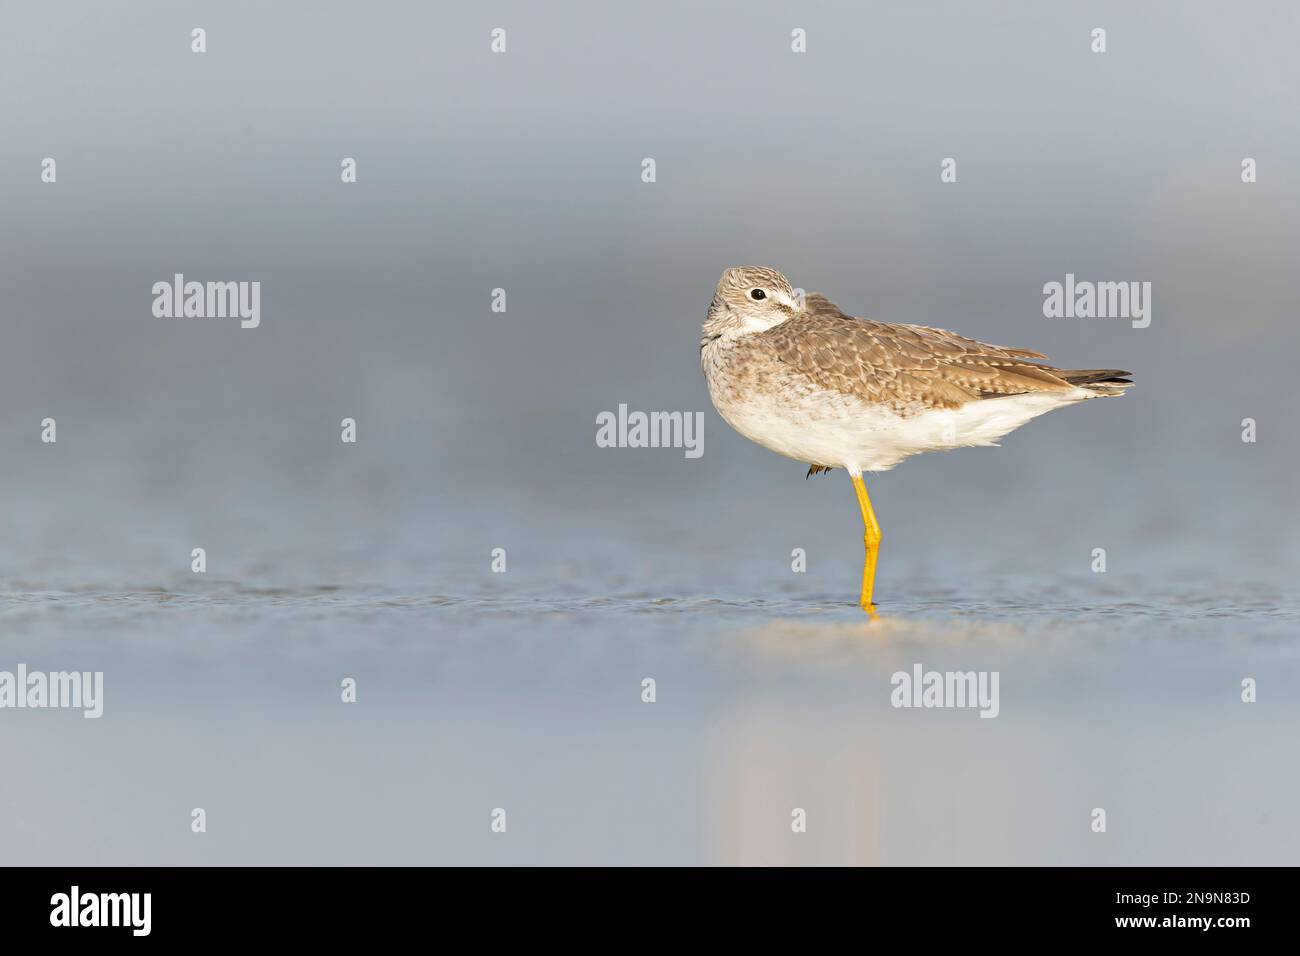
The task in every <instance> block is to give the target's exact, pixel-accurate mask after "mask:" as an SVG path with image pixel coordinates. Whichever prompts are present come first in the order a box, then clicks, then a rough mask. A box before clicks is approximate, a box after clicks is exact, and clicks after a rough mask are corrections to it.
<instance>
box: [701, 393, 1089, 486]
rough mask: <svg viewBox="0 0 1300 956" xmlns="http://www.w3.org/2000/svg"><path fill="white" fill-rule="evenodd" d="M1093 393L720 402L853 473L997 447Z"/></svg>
mask: <svg viewBox="0 0 1300 956" xmlns="http://www.w3.org/2000/svg"><path fill="white" fill-rule="evenodd" d="M1091 397H1093V396H1092V395H1091V393H1089V392H1087V391H1085V390H1083V389H1075V390H1073V391H1071V392H1065V393H1038V394H1033V395H1009V396H1006V397H1004V398H989V399H983V400H980V401H973V402H968V403H967V404H965V405H963V406H961V407H960V408H956V409H931V410H925V411H920V410H918V411H915V412H912V413H910V414H906V415H904V414H899V413H897V412H894V411H891V410H889V409H886V408H882V407H880V406H877V405H871V404H868V403H866V402H862V401H860V400H858V399H854V398H852V397H850V396H845V395H840V394H838V393H836V394H825V393H821V394H814V395H808V396H804V397H802V398H800V399H798V400H794V401H792V400H791V396H789V395H788V393H787V395H786V396H784V399H785V400H784V401H779V400H777V399H774V398H769V397H765V396H762V395H755V394H754V393H752V392H751V393H749V395H747V396H746V397H745V398H744V399H743V400H739V401H730V402H726V401H724V402H722V403H719V402H718V400H717V396H715V398H714V405H715V407H717V409H718V413H719V414H720V415H721V416H722V417H723V419H725V420H726V422H727V424H729V425H730V426H731V427H732V428H734V429H735V430H736V431H738V432H740V433H741V434H742V435H744V436H745V437H746V438H748V439H750V440H751V441H754V442H757V443H758V444H760V445H762V446H763V447H764V448H768V449H770V450H772V451H774V452H776V453H777V454H779V455H785V456H786V457H787V458H794V459H796V460H797V461H802V462H807V463H808V464H811V465H822V466H824V467H827V468H846V469H848V471H849V472H850V473H851V474H857V473H860V472H863V471H887V470H888V469H890V468H893V467H894V466H895V465H897V464H898V463H899V462H901V461H902V460H903V459H905V458H909V457H911V456H912V455H919V454H920V453H921V452H926V451H946V450H948V449H951V448H963V447H971V446H976V445H992V444H994V443H995V442H996V441H997V440H998V439H999V438H1002V437H1003V436H1004V435H1006V434H1007V433H1009V432H1011V431H1013V430H1015V429H1017V428H1019V427H1020V426H1021V425H1023V424H1025V422H1027V421H1029V420H1030V419H1031V418H1035V417H1037V416H1039V415H1042V414H1043V413H1044V412H1049V411H1051V410H1052V409H1054V408H1060V407H1061V406H1062V405H1072V404H1074V403H1075V402H1080V401H1083V400H1084V399H1087V398H1091Z"/></svg>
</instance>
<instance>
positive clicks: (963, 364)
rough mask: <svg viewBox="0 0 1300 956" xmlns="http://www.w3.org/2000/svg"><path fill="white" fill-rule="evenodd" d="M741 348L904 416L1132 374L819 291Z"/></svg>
mask: <svg viewBox="0 0 1300 956" xmlns="http://www.w3.org/2000/svg"><path fill="white" fill-rule="evenodd" d="M736 348H737V350H738V354H737V355H736V358H737V359H738V360H739V361H741V362H742V363H743V362H744V360H745V354H744V353H745V352H746V351H750V352H752V353H754V357H755V358H757V357H758V354H759V353H766V355H767V356H768V357H772V358H776V359H779V360H780V361H781V362H782V363H783V364H784V365H786V366H788V367H790V368H792V369H797V370H798V371H799V372H801V373H802V374H803V375H805V376H807V377H808V379H809V380H810V381H811V382H812V383H813V384H814V385H815V386H816V387H817V388H822V389H829V390H833V391H836V392H841V393H844V394H851V395H855V396H858V397H860V398H863V399H865V400H867V401H870V402H872V403H874V404H877V405H882V406H885V407H888V408H891V409H893V410H895V411H898V412H900V413H904V414H906V413H909V412H917V411H922V410H925V409H931V408H957V407H958V406H960V405H963V404H965V403H967V402H971V401H976V400H979V399H982V398H989V397H993V396H999V395H1023V394H1027V393H1032V392H1068V391H1070V390H1071V389H1073V388H1075V387H1077V386H1079V385H1083V386H1084V387H1091V388H1092V389H1094V390H1096V391H1105V390H1108V386H1107V385H1106V383H1107V381H1109V380H1113V379H1117V378H1118V377H1120V376H1124V375H1127V374H1128V373H1127V372H1121V371H1118V370H1100V369H1096V370H1092V369H1090V370H1079V371H1070V372H1064V371H1063V370H1061V369H1057V368H1054V367H1052V366H1050V365H1040V364H1037V363H1035V362H1030V361H1026V360H1027V359H1042V358H1045V356H1043V355H1041V354H1040V353H1038V352H1033V351H1030V350H1029V349H1017V348H1007V347H1004V346H999V345H989V344H988V343H986V342H978V341H976V340H975V339H968V338H966V337H965V336H962V335H958V334H956V333H955V332H948V331H946V330H944V329H935V328H929V327H927V326H920V325H891V324H889V323H886V322H873V321H871V320H870V319H859V318H854V317H853V316H849V315H845V314H844V313H843V312H841V311H840V310H839V309H838V308H837V307H836V306H835V305H834V304H833V303H832V302H830V301H829V300H827V299H826V298H825V297H824V296H821V295H817V294H816V293H813V294H810V295H809V296H807V299H806V303H805V311H804V312H801V313H795V314H794V315H792V316H791V317H790V318H789V319H787V320H786V321H784V322H782V323H780V324H779V325H776V326H773V327H772V328H770V329H767V330H765V331H762V332H758V333H755V334H753V335H748V336H745V337H743V338H742V339H741V340H740V341H739V342H738V343H737V346H736ZM1116 384H1117V385H1118V384H1119V383H1116ZM1109 390H1110V391H1113V392H1114V393H1115V394H1119V391H1120V390H1119V389H1109Z"/></svg>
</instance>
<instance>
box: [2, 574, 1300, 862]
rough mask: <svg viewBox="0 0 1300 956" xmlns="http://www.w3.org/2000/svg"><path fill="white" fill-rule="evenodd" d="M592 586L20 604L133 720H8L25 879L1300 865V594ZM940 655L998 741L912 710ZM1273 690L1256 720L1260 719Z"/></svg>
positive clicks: (8, 623)
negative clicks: (1097, 822)
mask: <svg viewBox="0 0 1300 956" xmlns="http://www.w3.org/2000/svg"><path fill="white" fill-rule="evenodd" d="M509 576H510V572H507V574H505V575H500V576H498V577H501V578H509ZM596 583H597V582H592V581H588V582H586V586H585V587H582V588H579V587H577V586H574V587H573V588H572V590H573V591H575V592H582V593H568V594H547V593H545V592H540V593H539V592H533V591H530V590H529V589H528V588H527V587H525V588H523V589H522V591H523V593H518V594H509V593H485V590H486V589H485V588H483V587H479V588H478V589H470V588H465V589H463V590H458V589H455V588H451V587H447V588H444V589H441V590H439V591H437V592H432V591H430V592H403V591H388V590H386V589H383V588H378V587H353V586H340V585H325V586H319V587H311V588H302V587H273V586H257V587H253V586H248V585H244V584H239V583H236V582H232V581H221V580H213V581H210V582H204V583H203V585H201V586H200V585H194V584H191V585H190V586H189V587H185V588H164V587H158V586H154V587H148V588H144V587H142V588H138V589H130V590H107V589H96V588H93V587H87V588H80V589H77V590H75V591H63V590H43V589H39V588H37V587H34V586H32V587H28V588H25V589H23V590H20V591H11V592H9V593H6V594H4V595H3V598H2V599H0V607H2V608H3V610H2V612H0V626H3V628H4V632H5V633H6V634H7V635H9V637H8V638H7V640H6V642H5V643H6V658H7V659H8V658H15V659H17V660H23V661H25V662H26V663H27V665H28V667H29V669H33V670H34V669H43V670H60V669H65V668H76V669H92V670H103V672H104V675H105V677H104V680H105V693H104V698H105V704H104V716H103V717H101V718H100V719H99V720H97V721H87V720H83V719H82V718H81V717H80V716H79V715H78V714H77V713H75V712H69V711H9V712H7V713H6V714H5V715H4V716H5V718H6V720H5V723H4V725H3V727H4V730H5V733H4V734H3V735H2V736H0V739H3V740H4V741H6V745H5V748H4V761H5V765H6V767H7V768H8V771H9V774H11V776H10V779H11V780H12V781H21V784H20V785H18V786H10V787H6V788H4V792H3V796H2V797H0V819H3V820H5V821H6V823H5V826H4V829H3V833H4V838H3V843H2V844H0V848H2V850H3V855H4V858H5V859H6V860H8V861H10V862H16V863H50V862H61V863H140V864H143V863H201V862H204V863H242V862H258V863H327V862H346V863H352V862H357V863H359V862H369V863H411V864H414V863H468V864H481V863H593V862H605V863H617V864H622V863H635V862H641V863H722V862H738V863H754V864H758V863H819V864H825V863H881V864H915V863H989V862H991V863H1089V864H1090V863H1124V864H1129V863H1133V864H1137V863H1174V864H1185V863H1260V862H1272V863H1282V862H1286V861H1289V860H1293V859H1294V857H1295V853H1296V851H1297V849H1300V828H1298V827H1297V823H1296V819H1295V815H1294V812H1293V808H1294V806H1295V805H1296V801H1297V798H1298V797H1300V778H1298V776H1297V771H1296V763H1295V761H1294V760H1293V759H1291V755H1292V754H1293V751H1294V730H1295V727H1296V726H1297V716H1300V715H1298V714H1297V708H1296V704H1295V700H1296V697H1295V693H1294V691H1295V688H1296V686H1297V681H1300V653H1298V652H1297V649H1296V645H1295V643H1294V640H1293V636H1294V634H1295V632H1296V628H1297V625H1298V624H1300V608H1297V607H1296V606H1295V605H1283V604H1279V603H1276V597H1275V596H1270V595H1268V594H1262V593H1261V594H1256V595H1254V596H1253V597H1251V598H1248V599H1243V600H1241V601H1239V602H1226V603H1225V602H1215V601H1210V600H1206V599H1198V598H1197V597H1196V596H1195V595H1192V594H1181V595H1180V594H1177V593H1171V594H1165V595H1162V596H1161V599H1160V600H1159V602H1158V603H1150V604H1143V603H1136V602H1132V601H1125V600H1120V599H1118V598H1117V597H1116V596H1115V595H1107V594H1105V593H1104V592H1101V591H1097V592H1093V593H1090V592H1089V590H1088V589H1085V588H1074V589H1072V590H1070V591H1068V592H1065V591H1063V592H1061V593H1056V594H1053V595H1051V596H1050V597H1047V598H1044V596H1042V595H1033V594H1030V593H1027V592H1025V591H1020V590H1017V589H1016V588H1014V587H1010V586H1006V587H1001V588H995V589H994V590H992V591H991V593H989V594H986V595H984V596H982V597H981V598H980V599H979V600H978V601H976V600H973V599H971V598H970V596H969V595H964V594H961V593H959V592H955V591H943V590H934V591H931V592H925V593H916V594H912V595H909V596H908V598H907V600H905V601H899V602H897V603H892V604H891V603H889V602H885V603H884V604H883V606H882V612H883V613H882V618H881V620H880V621H877V622H874V623H873V622H869V621H867V620H866V619H865V618H864V617H863V615H861V613H860V612H859V611H857V610H856V608H854V607H852V606H850V605H848V604H847V602H846V601H845V600H844V598H843V597H842V596H837V595H833V594H812V595H799V594H782V595H779V596H771V597H765V598H762V599H758V598H745V597H742V596H740V595H732V596H731V597H727V596H719V595H709V594H704V593H693V594H692V593H680V594H677V595H674V596H658V597H656V596H652V595H648V594H646V593H644V592H638V591H634V590H630V589H623V590H620V589H617V588H612V587H611V588H610V590H609V591H608V592H604V593H602V592H601V591H600V589H599V588H597V587H595V586H594V585H595V584H596ZM916 663H920V664H922V665H923V666H924V667H925V668H926V669H938V670H958V671H968V670H995V671H997V672H998V673H999V675H1000V702H999V712H998V715H997V717H996V718H995V719H981V718H979V717H978V714H977V712H976V711H974V710H955V709H954V710H939V709H932V710H925V709H920V710H918V709H902V708H894V707H892V706H891V704H890V693H891V690H892V687H891V685H890V677H891V675H892V674H893V673H894V672H896V671H900V670H901V671H911V669H912V666H913V665H914V664H916ZM348 676H350V677H354V678H355V679H356V680H357V683H358V701H357V702H356V703H354V704H344V703H342V702H341V701H340V690H339V685H340V681H341V679H342V678H343V677H348ZM1248 676H1254V677H1256V678H1257V679H1258V681H1259V685H1260V689H1259V702H1258V703H1255V704H1244V703H1242V702H1241V701H1240V699H1239V694H1240V681H1241V679H1242V678H1243V677H1248ZM646 677H652V678H654V680H655V681H656V701H655V702H654V703H644V702H642V700H641V681H642V680H643V679H644V678H646ZM193 807H203V808H204V809H205V810H206V811H207V815H208V821H209V823H208V827H209V829H208V832H207V833H205V834H193V833H191V832H190V831H189V812H190V810H191V809H192V808H193ZM497 807H502V808H505V809H506V811H507V832H506V833H505V834H494V833H492V832H491V830H490V826H489V825H490V814H491V812H492V810H493V809H494V808H497ZM1094 807H1103V808H1105V809H1106V811H1107V815H1108V830H1107V832H1106V833H1105V834H1094V833H1092V832H1091V831H1090V829H1089V824H1090V819H1091V818H1090V816H1089V814H1090V813H1091V811H1092V809H1093V808H1094ZM794 808H802V809H804V810H805V811H806V813H807V818H808V830H807V832H806V833H803V834H794V833H792V832H791V829H790V821H791V816H790V814H791V812H792V810H793V809H794Z"/></svg>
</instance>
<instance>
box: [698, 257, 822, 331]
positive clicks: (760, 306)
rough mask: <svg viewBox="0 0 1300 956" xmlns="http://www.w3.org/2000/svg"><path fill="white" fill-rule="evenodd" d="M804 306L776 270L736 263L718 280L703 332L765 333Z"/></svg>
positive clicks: (800, 298) (792, 288)
mask: <svg viewBox="0 0 1300 956" xmlns="http://www.w3.org/2000/svg"><path fill="white" fill-rule="evenodd" d="M803 309H804V304H803V297H802V296H801V295H799V294H798V293H796V292H795V290H794V287H793V286H792V285H790V280H789V279H787V278H786V277H785V276H783V275H781V273H779V272H777V271H776V270H775V269H768V268H766V267H764V266H736V267H735V268H732V269H728V270H726V271H725V272H723V273H722V278H721V279H719V280H718V287H717V289H715V290H714V292H713V303H712V304H711V305H710V306H709V317H708V320H707V321H706V322H705V323H704V332H705V335H707V336H709V337H718V336H722V337H732V336H737V335H749V334H752V333H754V332H764V331H766V330H767V329H770V328H772V327H773V326H775V325H780V324H781V323H782V322H784V321H785V320H786V319H788V318H790V317H791V316H793V315H797V314H798V313H800V312H802V311H803Z"/></svg>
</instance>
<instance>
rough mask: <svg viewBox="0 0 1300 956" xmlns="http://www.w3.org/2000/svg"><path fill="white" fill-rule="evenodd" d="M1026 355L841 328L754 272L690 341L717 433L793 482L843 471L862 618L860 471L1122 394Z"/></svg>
mask: <svg viewBox="0 0 1300 956" xmlns="http://www.w3.org/2000/svg"><path fill="white" fill-rule="evenodd" d="M1032 359H1046V356H1045V355H1042V354H1040V353H1038V352H1031V351H1030V350H1029V349H1014V348H1004V347H1002V346H998V345H988V344H986V343H984V342H977V341H975V340H974V339H968V338H965V337H964V336H961V335H958V334H956V333H955V332H948V331H945V330H943V329H933V328H929V327H926V326H921V325H889V324H886V323H884V322H873V321H871V320H870V319H862V318H854V317H853V316H850V315H846V314H845V313H843V312H841V311H840V310H839V309H838V308H837V307H836V306H835V305H834V304H832V303H831V302H830V301H829V300H828V299H826V298H825V297H824V296H821V295H818V294H816V293H810V294H808V295H806V296H802V295H800V294H798V293H796V292H795V290H794V288H793V286H791V284H790V282H789V280H788V279H786V277H785V276H783V275H781V273H779V272H777V271H776V270H775V269H768V268H764V267H761V266H742V267H738V268H734V269H728V270H726V271H725V272H723V273H722V278H721V280H719V282H718V287H717V289H716V290H715V291H714V293H713V303H712V304H711V305H710V306H709V315H708V318H707V319H706V320H705V322H704V329H703V337H702V338H701V339H700V365H701V367H702V368H703V369H704V377H705V378H706V379H707V380H708V383H709V396H710V397H711V398H712V399H713V406H714V408H716V409H717V410H718V414H720V415H721V416H722V417H723V419H724V420H725V421H726V422H727V424H728V425H730V426H731V427H732V428H734V429H735V430H736V431H738V432H740V434H742V435H744V436H745V437H746V438H748V439H749V440H750V441H754V442H757V443H758V444H760V445H762V446H763V447H764V448H768V449H771V450H772V451H774V452H777V453H778V454H781V455H785V456H786V457H787V458H793V459H795V460H796V461H800V462H803V463H805V464H807V465H808V473H807V475H805V476H804V477H805V478H806V477H808V476H809V475H813V474H817V473H818V472H826V471H830V470H831V469H832V468H843V469H845V470H846V471H847V472H848V473H849V477H850V478H851V479H852V480H853V489H854V491H855V492H856V493H857V498H858V507H859V508H860V510H861V512H862V525H863V543H864V545H865V552H866V553H865V557H864V559H863V565H862V597H861V602H860V603H861V605H862V608H863V610H865V611H866V612H867V613H868V614H870V615H871V616H872V617H875V616H876V607H875V604H874V603H873V602H872V592H873V590H874V588H875V580H876V559H877V557H878V556H879V553H880V525H879V524H878V523H877V522H876V515H875V512H874V510H873V509H872V507H871V499H870V498H869V497H867V486H866V485H865V484H864V483H863V480H862V473H863V472H864V471H870V472H879V471H888V470H889V469H890V468H893V467H894V466H895V465H897V464H898V463H899V462H901V461H903V460H904V459H905V458H910V457H911V456H912V455H919V454H920V453H921V452H926V451H947V450H949V449H952V448H963V447H971V446H976V445H993V444H996V443H997V440H998V439H999V438H1001V437H1003V436H1004V435H1006V434H1008V433H1009V432H1011V431H1013V430H1015V429H1017V428H1019V427H1020V426H1021V425H1023V424H1025V422H1027V421H1029V420H1030V419H1031V418H1035V417H1037V416H1038V415H1041V414H1043V413H1044V412H1050V411H1051V410H1052V409H1054V408H1060V407H1061V406H1063V405H1074V404H1076V403H1078V402H1082V401H1086V400H1088V399H1090V398H1099V397H1101V396H1106V395H1122V394H1124V389H1125V388H1127V387H1128V386H1130V385H1132V384H1133V383H1132V382H1131V381H1129V379H1128V378H1127V376H1129V375H1130V374H1131V373H1129V372H1124V371H1121V370H1119V369H1110V368H1108V369H1062V368H1055V367H1053V366H1051V365H1045V364H1039V363H1038V362H1035V361H1030V360H1032Z"/></svg>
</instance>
